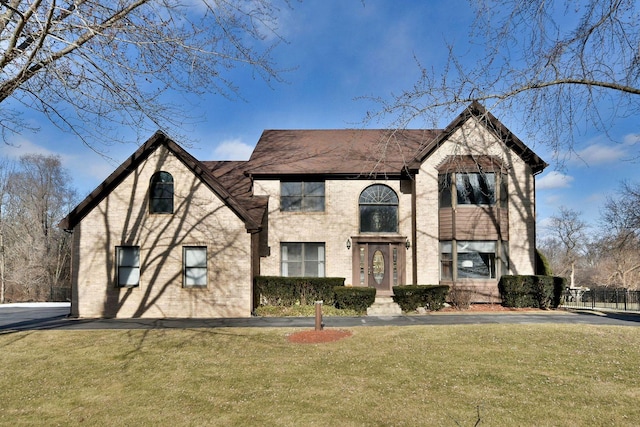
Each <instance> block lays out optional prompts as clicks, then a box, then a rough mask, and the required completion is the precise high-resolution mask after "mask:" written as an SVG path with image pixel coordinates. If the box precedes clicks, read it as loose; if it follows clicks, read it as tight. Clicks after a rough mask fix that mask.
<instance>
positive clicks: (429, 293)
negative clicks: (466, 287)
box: [393, 285, 449, 311]
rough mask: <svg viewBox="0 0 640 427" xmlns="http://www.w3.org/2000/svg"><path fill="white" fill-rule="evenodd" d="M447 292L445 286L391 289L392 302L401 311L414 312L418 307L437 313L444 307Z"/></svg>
mask: <svg viewBox="0 0 640 427" xmlns="http://www.w3.org/2000/svg"><path fill="white" fill-rule="evenodd" d="M448 292H449V286H445V285H403V286H394V287H393V300H394V301H395V302H396V303H397V304H398V305H399V306H400V308H401V309H402V311H415V310H416V309H417V308H418V307H426V308H428V309H429V310H433V311H437V310H440V309H442V307H444V302H445V300H446V298H447V293H448Z"/></svg>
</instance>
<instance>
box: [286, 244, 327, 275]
mask: <svg viewBox="0 0 640 427" xmlns="http://www.w3.org/2000/svg"><path fill="white" fill-rule="evenodd" d="M281 257H282V258H281V259H282V263H281V271H282V275H283V276H285V277H324V243H282V244H281Z"/></svg>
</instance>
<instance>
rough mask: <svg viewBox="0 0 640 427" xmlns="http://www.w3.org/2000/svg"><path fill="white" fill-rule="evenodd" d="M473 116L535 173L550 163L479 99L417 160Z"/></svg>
mask: <svg viewBox="0 0 640 427" xmlns="http://www.w3.org/2000/svg"><path fill="white" fill-rule="evenodd" d="M471 117H475V118H477V119H481V120H479V122H480V123H482V124H483V125H484V126H485V127H486V128H487V129H488V130H489V131H491V132H493V133H494V134H495V135H496V136H497V137H498V138H499V139H500V140H501V141H503V142H504V143H505V144H506V146H507V147H509V148H511V149H512V150H513V151H514V152H515V153H516V154H517V155H518V156H519V157H520V158H521V159H522V160H523V161H524V162H525V163H526V164H527V165H529V167H531V170H532V172H533V174H534V175H537V174H539V173H540V172H542V171H543V170H544V169H545V168H546V167H547V166H549V164H548V163H547V162H545V161H544V160H542V159H541V158H540V157H539V156H538V155H537V154H536V153H534V152H533V150H531V149H530V148H529V147H527V145H526V144H525V143H524V142H522V140H520V138H518V137H517V136H516V135H514V134H513V133H512V132H511V131H510V130H509V129H507V127H506V126H505V125H504V124H502V122H501V121H500V120H498V119H497V118H496V117H495V116H494V115H493V114H491V112H489V111H488V110H487V109H486V108H485V107H484V106H483V105H482V104H480V103H479V102H478V101H473V102H472V103H471V104H470V105H469V106H468V107H467V108H465V109H464V111H463V112H462V113H460V115H458V117H456V118H455V119H454V120H453V121H452V122H451V123H450V124H449V126H447V127H446V128H445V129H444V130H443V131H442V132H441V133H440V135H438V136H437V137H436V138H434V139H433V141H431V142H430V143H429V144H427V145H426V147H425V148H423V149H422V150H421V151H420V152H419V153H418V154H417V155H416V157H415V161H416V162H417V163H418V164H420V163H422V162H423V161H424V159H426V158H427V157H429V156H430V155H431V154H432V153H433V152H434V151H435V150H436V149H437V148H439V147H440V145H441V144H442V143H444V141H445V140H446V139H448V138H449V137H450V136H451V135H452V134H453V133H454V132H455V131H456V130H458V128H460V127H461V126H462V125H463V124H464V123H465V122H466V121H467V120H469V119H470V118H471Z"/></svg>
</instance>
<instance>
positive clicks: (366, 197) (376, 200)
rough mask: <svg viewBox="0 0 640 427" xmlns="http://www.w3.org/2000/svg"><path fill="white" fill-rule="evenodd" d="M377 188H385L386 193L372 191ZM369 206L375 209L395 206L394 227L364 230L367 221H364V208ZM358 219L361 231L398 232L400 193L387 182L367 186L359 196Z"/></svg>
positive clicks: (393, 214)
mask: <svg viewBox="0 0 640 427" xmlns="http://www.w3.org/2000/svg"><path fill="white" fill-rule="evenodd" d="M376 188H379V189H382V188H384V190H385V192H386V193H385V194H382V193H380V192H378V194H374V193H372V191H374V190H375V189H376ZM369 193H371V194H369ZM367 207H373V208H374V209H375V208H389V207H391V208H394V209H393V213H392V216H394V217H395V218H393V220H394V224H393V227H392V229H379V230H364V228H363V223H364V222H365V221H363V215H364V210H366V208H367ZM363 208H365V209H363ZM375 214H376V212H374V213H372V214H371V215H372V216H373V215H375ZM358 221H359V230H360V232H361V233H398V230H399V229H400V198H399V197H398V193H397V192H396V191H395V190H394V189H393V188H391V187H390V186H388V185H386V184H380V183H377V184H371V185H369V186H367V187H365V188H364V189H363V190H362V191H361V192H360V195H359V196H358ZM383 225H384V224H383Z"/></svg>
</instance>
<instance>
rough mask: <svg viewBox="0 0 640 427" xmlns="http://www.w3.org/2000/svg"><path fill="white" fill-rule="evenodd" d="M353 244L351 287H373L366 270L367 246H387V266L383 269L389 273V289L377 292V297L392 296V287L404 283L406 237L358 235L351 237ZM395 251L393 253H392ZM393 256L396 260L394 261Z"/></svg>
mask: <svg viewBox="0 0 640 427" xmlns="http://www.w3.org/2000/svg"><path fill="white" fill-rule="evenodd" d="M351 241H352V242H353V244H352V247H351V259H352V282H351V283H352V285H353V286H365V287H375V284H374V283H370V277H371V275H370V274H369V271H368V268H369V260H370V258H371V254H370V253H369V246H370V245H376V246H384V245H388V251H387V253H388V254H389V266H385V269H388V271H389V289H388V290H378V291H377V294H378V295H392V294H393V286H395V285H404V284H405V283H406V269H407V265H406V261H407V254H406V252H407V248H406V246H405V245H406V242H407V237H406V236H400V235H396V236H377V235H359V236H352V237H351ZM394 250H395V252H394ZM394 254H395V257H396V259H394Z"/></svg>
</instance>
